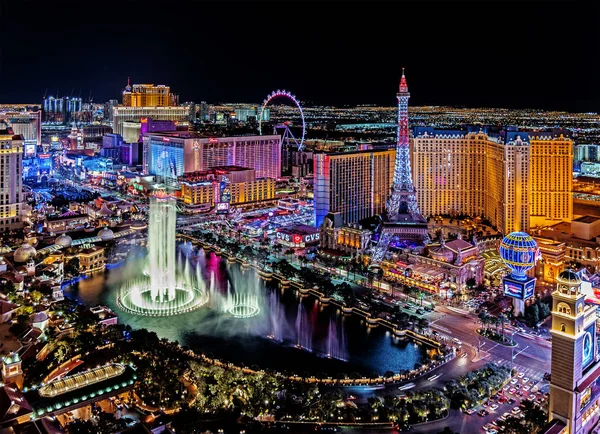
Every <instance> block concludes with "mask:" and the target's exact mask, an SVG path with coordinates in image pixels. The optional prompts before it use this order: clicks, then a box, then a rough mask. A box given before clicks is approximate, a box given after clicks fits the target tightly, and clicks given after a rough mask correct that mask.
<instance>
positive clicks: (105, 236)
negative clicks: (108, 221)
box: [98, 227, 115, 241]
mask: <svg viewBox="0 0 600 434" xmlns="http://www.w3.org/2000/svg"><path fill="white" fill-rule="evenodd" d="M98 237H99V238H100V239H101V240H102V241H110V240H112V239H113V238H114V237H115V233H114V232H113V231H112V230H111V229H109V228H106V227H105V228H103V229H101V230H100V231H99V232H98Z"/></svg>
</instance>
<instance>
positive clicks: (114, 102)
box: [104, 99, 119, 121]
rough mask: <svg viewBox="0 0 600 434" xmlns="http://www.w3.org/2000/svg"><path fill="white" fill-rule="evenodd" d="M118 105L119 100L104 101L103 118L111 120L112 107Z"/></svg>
mask: <svg viewBox="0 0 600 434" xmlns="http://www.w3.org/2000/svg"><path fill="white" fill-rule="evenodd" d="M118 105H119V101H117V100H116V99H109V100H108V102H106V103H104V120H106V121H111V120H112V118H113V109H114V108H115V107H116V106H118Z"/></svg>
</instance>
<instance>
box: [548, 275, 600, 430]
mask: <svg viewBox="0 0 600 434" xmlns="http://www.w3.org/2000/svg"><path fill="white" fill-rule="evenodd" d="M556 281H557V283H556V290H555V291H554V292H553V293H552V330H551V331H550V333H551V334H552V368H551V380H550V419H551V420H552V419H554V420H558V421H561V422H562V423H563V424H565V425H566V427H565V429H564V430H563V431H562V432H564V433H569V434H582V433H589V432H591V431H592V428H593V427H594V426H595V425H596V424H597V422H598V413H599V411H600V408H599V405H598V401H599V400H600V396H599V395H598V393H597V391H596V389H597V386H596V384H595V383H596V381H597V380H598V375H599V374H600V372H599V371H600V363H598V356H597V352H598V346H597V341H596V306H595V305H589V304H588V305H586V303H585V294H584V293H583V292H582V290H581V283H582V282H581V279H580V278H579V276H578V275H577V274H575V273H574V272H573V271H571V270H565V271H563V272H562V273H561V274H560V275H559V276H558V277H557V279H556Z"/></svg>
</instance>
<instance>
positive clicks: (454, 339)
mask: <svg viewBox="0 0 600 434" xmlns="http://www.w3.org/2000/svg"><path fill="white" fill-rule="evenodd" d="M452 342H454V343H455V344H457V345H460V344H462V342H461V341H460V340H459V339H457V338H452Z"/></svg>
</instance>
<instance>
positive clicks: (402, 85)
mask: <svg viewBox="0 0 600 434" xmlns="http://www.w3.org/2000/svg"><path fill="white" fill-rule="evenodd" d="M405 92H408V85H407V84H406V76H405V75H404V68H402V78H400V93H405Z"/></svg>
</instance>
